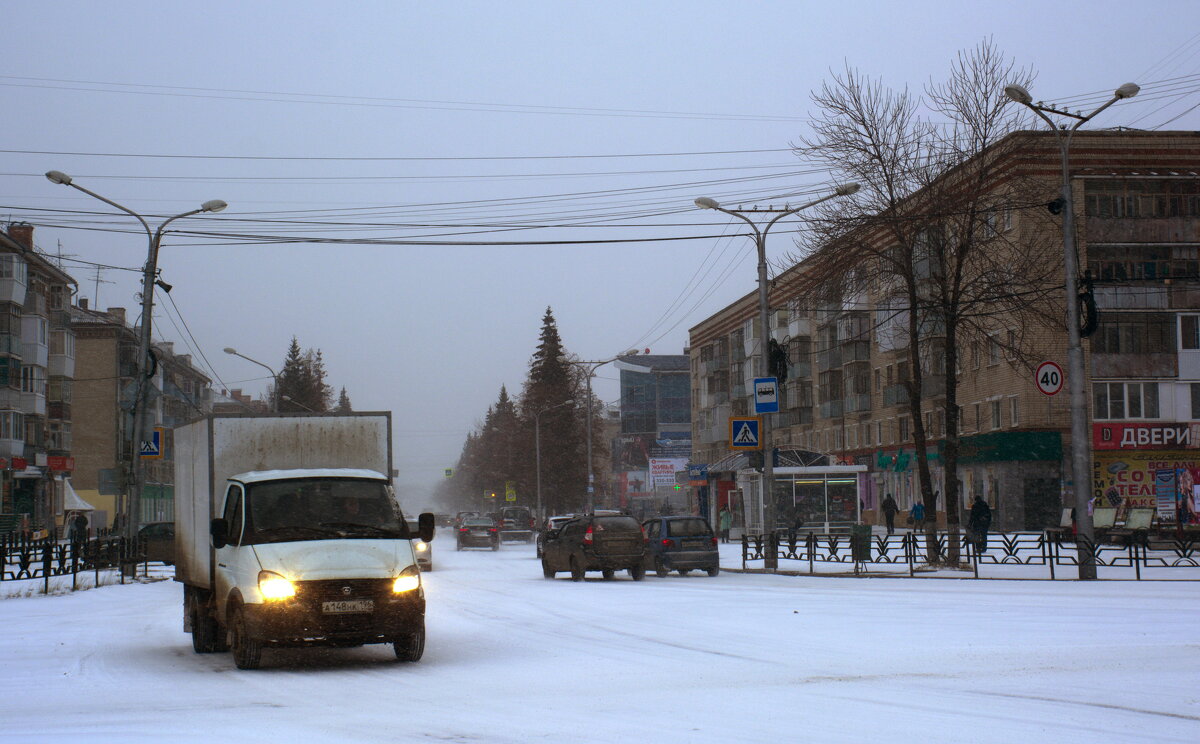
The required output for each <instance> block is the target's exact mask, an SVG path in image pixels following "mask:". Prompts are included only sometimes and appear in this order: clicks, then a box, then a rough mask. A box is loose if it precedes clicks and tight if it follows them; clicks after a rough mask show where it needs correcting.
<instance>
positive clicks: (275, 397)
mask: <svg viewBox="0 0 1200 744" xmlns="http://www.w3.org/2000/svg"><path fill="white" fill-rule="evenodd" d="M225 353H226V354H232V355H233V356H236V357H241V358H242V359H245V360H246V361H247V362H253V363H254V364H257V365H258V366H260V367H262V368H263V369H265V370H266V371H268V372H270V373H271V378H272V379H274V380H275V389H274V390H272V391H271V413H279V397H280V395H279V375H277V374H275V370H273V369H271V368H270V367H268V366H267V365H265V364H263V363H262V362H260V361H258V360H257V359H251V358H250V357H248V356H246V355H245V354H242V353H240V352H239V351H238V350H237V349H235V348H233V347H232V346H226V347H225ZM286 400H287V401H288V402H290V403H296V401H294V400H292V399H291V398H287V399H286ZM296 405H298V406H300V407H301V408H307V406H305V405H303V404H301V403H296ZM309 410H310V411H311V410H312V409H311V408H309Z"/></svg>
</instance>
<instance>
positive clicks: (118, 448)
mask: <svg viewBox="0 0 1200 744" xmlns="http://www.w3.org/2000/svg"><path fill="white" fill-rule="evenodd" d="M71 327H72V329H73V330H74V333H75V337H76V344H77V349H78V362H77V366H78V377H79V379H78V381H77V385H76V392H75V401H76V402H75V440H76V451H75V460H76V475H75V479H74V486H75V490H76V492H77V493H78V494H79V495H80V496H81V497H82V498H83V499H84V500H86V501H87V502H88V503H90V504H92V505H93V506H95V507H96V508H97V510H99V511H100V512H102V513H103V515H104V519H105V520H106V521H105V523H104V525H97V524H96V520H95V519H94V520H93V526H112V525H113V521H114V519H115V518H116V515H118V514H120V513H122V512H123V510H124V508H125V506H126V505H125V502H124V499H125V498H126V496H127V490H126V484H127V479H128V463H129V461H130V460H129V453H130V451H131V450H130V438H131V437H132V432H133V416H132V409H133V398H134V389H135V388H134V383H135V378H136V375H137V358H138V345H139V333H138V330H137V326H133V325H130V324H129V323H128V321H127V319H126V313H125V308H121V307H112V308H108V309H107V310H103V311H101V310H94V309H91V308H89V307H88V306H87V300H82V301H81V302H80V304H79V305H78V306H76V307H74V308H72V323H71ZM153 350H154V359H155V360H156V364H155V369H154V376H153V377H152V378H151V383H152V388H151V395H150V410H149V418H150V421H151V422H152V424H151V426H152V428H153V429H154V430H157V433H158V436H159V440H160V451H161V456H160V457H158V458H154V459H147V460H144V461H143V464H144V466H145V484H144V487H143V489H142V497H141V505H142V506H141V514H140V515H139V521H140V522H143V523H144V522H152V521H159V520H170V519H173V518H174V440H173V429H174V428H175V427H177V426H181V425H183V424H185V423H187V422H189V421H192V420H194V419H195V418H198V417H200V416H202V415H205V414H206V413H208V412H210V411H211V409H212V398H213V395H212V389H211V387H210V385H211V380H210V379H209V378H208V377H207V376H206V375H204V374H203V373H202V372H200V371H199V370H198V369H197V368H196V367H195V366H194V365H193V364H192V360H191V356H190V355H188V354H176V353H175V349H174V345H173V344H172V343H169V342H159V343H155V344H154V349H153ZM148 436H153V433H151V434H148Z"/></svg>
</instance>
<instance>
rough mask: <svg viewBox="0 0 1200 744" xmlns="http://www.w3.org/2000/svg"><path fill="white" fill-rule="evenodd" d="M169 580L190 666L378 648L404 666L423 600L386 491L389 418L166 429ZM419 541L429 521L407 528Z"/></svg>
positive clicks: (282, 418)
mask: <svg viewBox="0 0 1200 744" xmlns="http://www.w3.org/2000/svg"><path fill="white" fill-rule="evenodd" d="M174 434H175V436H174V459H175V553H176V563H175V580H176V581H179V582H181V583H182V584H183V607H184V610H183V611H184V629H185V630H186V631H189V632H191V634H192V648H193V649H195V651H196V652H197V653H212V652H214V651H224V650H227V649H231V650H232V651H233V658H234V662H235V663H236V664H237V666H238V668H240V669H253V668H256V667H257V666H258V665H259V663H260V660H261V656H262V650H263V648H265V647H274V646H317V645H323V646H359V645H362V644H364V643H391V644H393V646H394V648H395V652H396V657H397V658H398V659H400V660H402V661H417V660H418V659H420V658H421V655H422V653H423V652H424V648H425V592H424V589H423V587H422V585H421V574H420V570H419V568H418V567H417V561H416V555H415V553H414V550H413V546H412V540H413V539H414V538H416V537H418V534H414V533H413V532H412V531H410V526H409V523H408V522H407V521H406V520H405V518H404V514H403V512H402V511H401V508H400V505H399V503H398V502H397V500H396V496H395V493H394V491H393V490H392V486H391V472H392V469H391V466H392V451H391V414H390V413H387V412H383V413H345V414H304V415H294V414H270V415H240V414H230V415H222V414H214V415H211V416H207V417H205V418H203V419H199V420H197V421H195V422H193V423H190V424H187V425H186V426H182V427H180V428H178V429H175V432H174ZM418 524H419V529H418V530H417V533H419V537H420V538H421V539H422V540H424V541H426V542H428V541H430V540H432V539H433V531H434V518H433V515H432V514H422V515H420V517H419V519H418Z"/></svg>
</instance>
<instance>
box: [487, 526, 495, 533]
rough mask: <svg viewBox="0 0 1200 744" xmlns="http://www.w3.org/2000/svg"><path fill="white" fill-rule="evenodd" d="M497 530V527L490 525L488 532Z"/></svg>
mask: <svg viewBox="0 0 1200 744" xmlns="http://www.w3.org/2000/svg"><path fill="white" fill-rule="evenodd" d="M495 531H496V528H495V527H488V532H495Z"/></svg>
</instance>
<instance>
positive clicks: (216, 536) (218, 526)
mask: <svg viewBox="0 0 1200 744" xmlns="http://www.w3.org/2000/svg"><path fill="white" fill-rule="evenodd" d="M208 534H210V535H212V544H213V547H214V548H223V547H225V546H226V545H228V544H229V523H228V522H226V521H225V520H224V519H222V518H221V517H217V518H216V519H214V520H213V521H212V522H210V523H209V525H208Z"/></svg>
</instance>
